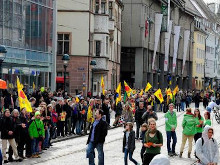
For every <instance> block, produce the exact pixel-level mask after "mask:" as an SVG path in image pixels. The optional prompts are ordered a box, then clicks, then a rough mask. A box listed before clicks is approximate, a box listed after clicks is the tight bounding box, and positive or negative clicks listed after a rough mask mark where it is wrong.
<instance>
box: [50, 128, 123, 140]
mask: <svg viewBox="0 0 220 165" xmlns="http://www.w3.org/2000/svg"><path fill="white" fill-rule="evenodd" d="M116 128H119V126H117V127H111V128H109V129H108V130H112V129H116ZM85 136H88V135H82V136H80V135H70V136H66V137H61V138H57V139H52V140H51V143H52V144H54V143H58V142H62V141H66V140H70V139H76V138H80V137H85Z"/></svg>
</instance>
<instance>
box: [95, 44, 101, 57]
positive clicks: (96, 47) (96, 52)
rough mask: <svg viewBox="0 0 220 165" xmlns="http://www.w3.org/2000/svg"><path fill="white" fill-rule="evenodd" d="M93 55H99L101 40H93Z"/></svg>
mask: <svg viewBox="0 0 220 165" xmlns="http://www.w3.org/2000/svg"><path fill="white" fill-rule="evenodd" d="M95 55H96V56H98V57H100V55H101V41H95Z"/></svg>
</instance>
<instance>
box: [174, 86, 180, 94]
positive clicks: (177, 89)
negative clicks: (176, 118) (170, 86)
mask: <svg viewBox="0 0 220 165" xmlns="http://www.w3.org/2000/svg"><path fill="white" fill-rule="evenodd" d="M177 92H179V87H178V85H177V86H176V88H175V89H174V90H173V95H174V96H175V95H176V94H177Z"/></svg>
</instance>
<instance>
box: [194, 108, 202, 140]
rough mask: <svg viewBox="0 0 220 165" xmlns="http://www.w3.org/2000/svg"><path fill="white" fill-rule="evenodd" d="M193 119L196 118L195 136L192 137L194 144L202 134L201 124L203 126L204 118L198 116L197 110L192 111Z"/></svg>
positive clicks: (198, 111)
mask: <svg viewBox="0 0 220 165" xmlns="http://www.w3.org/2000/svg"><path fill="white" fill-rule="evenodd" d="M194 114H195V118H196V123H197V125H196V134H195V136H194V140H195V142H196V141H197V140H198V139H199V138H201V137H202V132H203V124H204V118H203V117H202V116H201V114H200V110H199V109H195V111H194Z"/></svg>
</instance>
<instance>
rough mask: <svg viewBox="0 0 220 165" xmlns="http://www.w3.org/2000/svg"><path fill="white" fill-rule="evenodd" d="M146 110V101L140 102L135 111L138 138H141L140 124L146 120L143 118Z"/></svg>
mask: <svg viewBox="0 0 220 165" xmlns="http://www.w3.org/2000/svg"><path fill="white" fill-rule="evenodd" d="M144 112H146V109H145V108H144V102H139V108H138V109H137V110H136V112H135V122H136V128H137V130H136V139H139V133H140V131H139V130H140V126H141V125H142V124H143V123H144V120H143V119H142V116H143V114H144Z"/></svg>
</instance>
